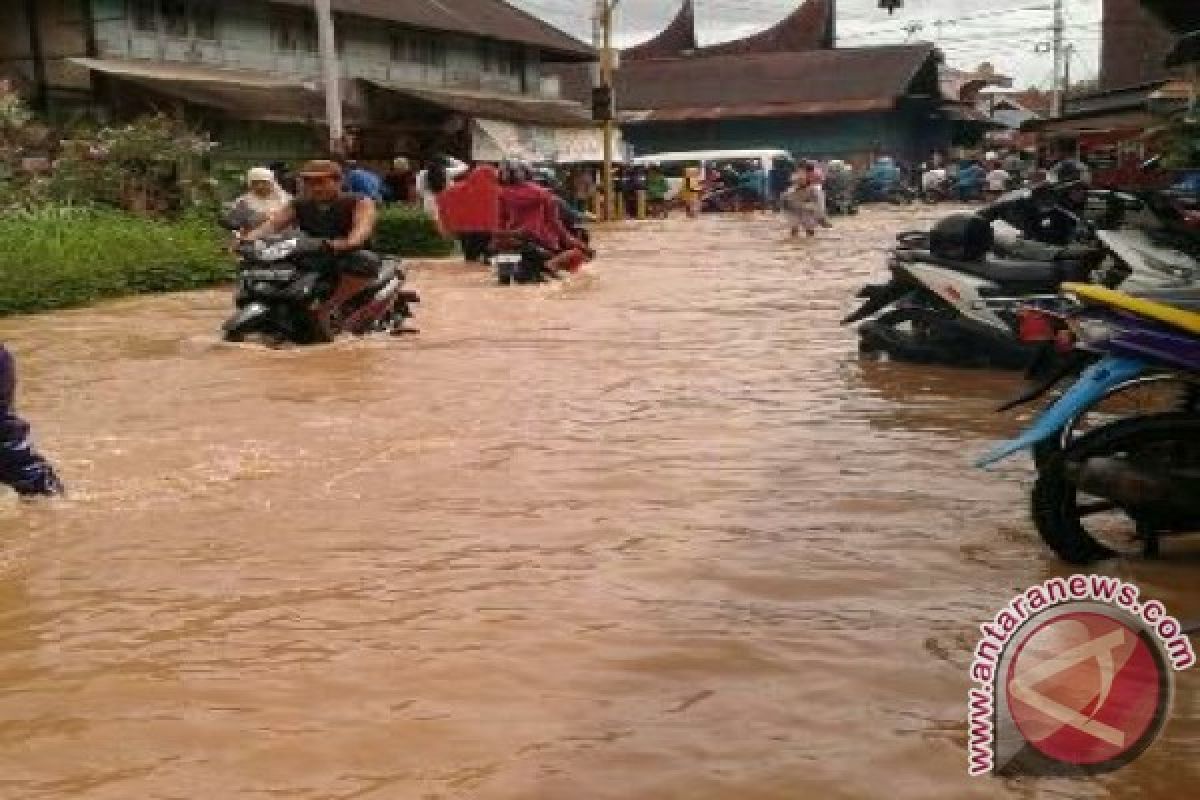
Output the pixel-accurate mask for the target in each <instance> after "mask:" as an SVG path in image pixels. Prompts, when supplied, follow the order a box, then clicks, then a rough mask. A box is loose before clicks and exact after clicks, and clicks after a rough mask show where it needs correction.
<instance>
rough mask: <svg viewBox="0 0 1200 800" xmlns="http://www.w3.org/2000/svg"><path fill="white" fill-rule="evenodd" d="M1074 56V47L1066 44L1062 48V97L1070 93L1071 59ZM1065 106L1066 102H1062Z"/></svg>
mask: <svg viewBox="0 0 1200 800" xmlns="http://www.w3.org/2000/svg"><path fill="white" fill-rule="evenodd" d="M1074 56H1075V45H1074V44H1068V45H1067V46H1066V47H1064V48H1063V96H1064V97H1065V96H1066V95H1068V94H1070V93H1071V59H1072V58H1073V57H1074ZM1063 104H1064V105H1065V104H1066V101H1065V100H1064V101H1063Z"/></svg>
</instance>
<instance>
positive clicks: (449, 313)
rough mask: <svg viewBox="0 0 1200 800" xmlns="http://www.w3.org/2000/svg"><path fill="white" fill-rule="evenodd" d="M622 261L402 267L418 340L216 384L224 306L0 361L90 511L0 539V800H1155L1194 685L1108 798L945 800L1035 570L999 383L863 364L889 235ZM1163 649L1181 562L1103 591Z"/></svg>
mask: <svg viewBox="0 0 1200 800" xmlns="http://www.w3.org/2000/svg"><path fill="white" fill-rule="evenodd" d="M936 213H937V211H936V210H934V211H933V212H932V213H931V212H930V211H929V210H927V209H901V210H885V211H876V210H872V211H868V212H865V213H864V214H862V215H861V216H859V217H857V218H855V219H853V220H850V221H843V222H839V223H838V225H837V227H836V229H835V230H833V231H823V232H822V233H821V234H820V235H819V237H818V238H817V240H815V241H798V242H789V241H786V240H785V237H784V231H783V229H782V226H781V223H780V222H779V221H778V220H777V219H774V218H771V217H769V216H766V215H757V216H748V217H741V216H728V217H720V218H717V217H710V218H705V219H702V220H699V221H689V220H684V219H674V220H671V221H669V222H667V223H657V222H654V223H649V222H648V223H636V224H635V223H629V224H626V225H625V226H624V227H620V228H615V229H612V230H609V231H603V232H600V233H599V234H598V236H597V240H598V246H599V249H600V250H601V252H602V254H603V255H602V259H601V261H600V262H599V263H598V264H597V265H596V266H595V268H594V270H593V272H592V274H591V275H590V276H586V277H582V278H579V279H577V280H575V281H574V282H572V283H571V284H570V285H566V286H548V287H532V288H525V287H521V288H512V289H507V290H506V289H500V288H498V287H495V286H493V285H492V283H491V281H490V279H489V277H488V276H487V275H486V274H485V273H483V272H482V271H481V270H479V269H477V268H469V267H466V266H462V265H457V264H452V265H444V264H443V265H427V266H423V267H419V268H417V269H416V270H414V274H413V281H412V282H413V284H414V285H415V286H417V287H418V288H420V289H421V291H422V292H423V294H424V296H425V298H426V302H425V304H424V305H423V306H422V307H421V308H420V311H419V317H418V320H419V323H420V325H421V327H422V328H423V333H422V335H421V336H420V337H418V338H414V339H403V340H392V339H386V338H384V339H379V340H371V341H344V342H339V343H338V344H336V345H333V346H330V347H326V348H316V349H309V350H303V351H301V350H292V351H279V352H271V351H266V350H263V349H260V348H256V347H253V346H237V347H233V346H225V345H222V344H220V343H218V342H217V339H216V336H215V333H214V332H215V331H216V329H217V327H218V326H219V324H220V322H221V321H222V319H223V317H224V315H225V313H226V311H227V307H228V303H229V298H228V296H227V295H226V294H225V293H222V292H208V293H196V294H187V295H177V296H169V297H159V298H142V299H133V300H128V301H122V302H118V303H114V304H108V305H105V306H102V307H100V308H96V309H87V310H81V311H74V312H67V313H61V314H52V315H46V316H39V317H34V318H23V319H10V320H5V321H3V322H0V337H2V338H3V339H4V340H5V341H6V342H8V344H9V346H10V347H11V348H12V349H13V350H14V352H15V353H16V354H17V355H18V357H19V359H20V361H21V364H22V368H23V375H22V378H23V381H24V384H23V387H22V391H21V403H22V407H23V409H24V410H25V411H26V412H27V413H28V415H29V416H30V417H31V418H32V420H33V421H34V423H35V426H36V431H37V434H38V438H39V441H40V443H41V444H42V446H43V448H44V449H45V450H47V451H49V452H50V453H52V454H53V455H54V457H55V459H56V461H57V462H58V464H59V465H60V467H61V470H62V472H63V474H64V477H65V479H66V480H67V481H68V482H69V484H70V485H71V487H72V489H73V491H74V493H73V496H72V499H71V500H70V501H69V502H68V503H67V504H65V505H63V506H61V507H47V506H40V505H32V506H19V507H17V506H14V505H13V504H12V503H7V504H2V505H3V508H0V536H2V537H3V542H4V545H3V549H2V551H0V552H2V554H3V556H2V559H0V798H3V799H4V800H17V799H20V800H34V799H35V798H36V799H37V800H65V799H67V798H70V799H71V800H75V799H76V798H80V799H86V800H132V799H133V798H138V800H152V799H153V800H167V799H168V798H178V799H180V800H198V799H199V798H213V799H214V800H215V799H216V798H221V799H222V800H232V798H263V800H351V798H354V799H355V800H393V799H396V798H399V799H401V800H406V799H407V798H419V799H421V800H432V799H433V798H447V799H448V798H473V799H474V798H479V799H481V800H533V799H534V798H545V800H609V799H611V800H672V799H674V798H678V800H785V799H786V800H792V799H793V798H805V797H812V798H828V799H830V800H833V799H836V798H875V797H885V798H888V800H909V799H910V798H911V800H934V799H937V798H945V799H946V800H960V799H961V798H997V797H1001V798H1139V800H1141V799H1142V798H1176V797H1188V796H1192V795H1194V794H1195V792H1196V787H1197V785H1200V781H1198V779H1200V768H1198V767H1197V764H1198V763H1200V702H1198V697H1200V695H1198V689H1200V679H1198V678H1197V677H1196V676H1195V675H1194V674H1187V675H1184V676H1182V678H1181V681H1180V683H1179V686H1178V695H1177V697H1176V700H1175V712H1174V717H1173V719H1172V721H1171V722H1170V724H1169V725H1168V727H1167V729H1166V732H1165V735H1164V737H1163V738H1162V739H1161V740H1160V741H1159V742H1158V743H1157V744H1156V745H1155V746H1154V747H1153V748H1152V749H1151V750H1150V751H1149V752H1148V753H1147V754H1146V755H1145V756H1144V757H1143V758H1141V759H1140V760H1139V761H1137V762H1136V763H1134V764H1133V765H1131V766H1130V767H1128V768H1127V769H1125V770H1123V771H1121V772H1120V773H1117V774H1114V775H1111V776H1108V777H1105V778H1101V779H1095V780H1088V781H1078V782H1067V781H1038V782H1034V781H1011V782H1004V781H997V780H992V779H987V780H972V779H968V778H967V776H966V739H967V735H966V725H965V716H966V697H967V689H968V686H969V679H968V667H969V660H970V654H971V651H972V650H973V648H974V646H975V644H976V641H977V639H978V636H979V632H978V625H979V623H981V622H983V621H984V620H986V619H990V618H991V617H992V615H993V614H994V613H995V612H996V611H997V610H998V609H1000V608H1001V607H1002V606H1003V605H1004V604H1005V603H1006V602H1007V601H1008V600H1009V598H1010V597H1011V596H1012V594H1013V593H1014V592H1015V591H1017V590H1019V589H1022V588H1024V587H1026V586H1029V585H1032V584H1034V583H1037V582H1040V581H1042V580H1045V579H1046V578H1049V577H1052V576H1055V575H1067V574H1070V572H1069V571H1068V570H1067V569H1066V568H1064V567H1062V566H1061V565H1059V564H1058V563H1057V562H1055V561H1054V560H1053V559H1051V558H1050V557H1049V556H1048V555H1047V554H1046V552H1045V551H1044V550H1043V549H1042V548H1041V546H1040V544H1039V543H1038V542H1037V541H1036V537H1035V534H1034V533H1033V530H1032V527H1031V525H1030V523H1029V522H1028V518H1027V513H1026V487H1027V483H1028V480H1029V477H1030V468H1029V466H1028V464H1027V463H1026V462H1023V461H1018V462H1015V463H1013V464H1012V465H1009V466H1006V467H1005V468H1004V469H1003V470H1002V471H1000V472H999V473H995V474H985V473H980V472H977V471H974V470H972V469H971V468H970V466H969V462H970V459H971V457H972V456H973V455H976V454H978V453H980V452H982V451H983V450H985V449H986V447H987V446H988V444H989V443H990V442H991V441H992V440H994V439H996V438H999V437H1001V436H1003V435H1006V434H1008V433H1011V432H1012V431H1013V430H1015V429H1016V428H1017V427H1018V426H1019V424H1020V422H1021V420H1020V419H1019V418H1017V417H1016V416H1012V415H1010V416H1000V415H996V414H993V413H992V412H991V408H992V407H993V406H994V405H995V404H996V402H997V400H998V399H1000V398H1003V397H1005V396H1006V395H1007V394H1009V393H1011V392H1012V391H1013V389H1014V388H1015V387H1016V385H1017V378H1016V377H1014V376H1011V375H1003V374H994V373H986V372H956V371H950V370H936V369H929V368H914V367H908V366H902V365H894V364H881V363H860V361H859V359H858V357H857V354H856V352H855V340H854V336H853V334H852V332H848V331H846V330H843V329H841V328H839V327H838V324H837V323H838V319H839V318H840V317H841V316H842V314H843V313H844V312H845V311H846V309H847V308H848V307H849V305H850V302H851V300H850V295H851V294H852V292H853V291H854V290H855V289H857V287H858V286H859V285H861V283H862V282H863V281H864V279H865V278H867V277H868V276H870V275H872V274H873V273H875V272H877V271H878V270H879V269H881V267H882V253H883V251H884V249H885V248H886V247H887V246H888V244H889V242H890V241H891V237H892V236H893V234H894V233H895V232H897V231H898V230H902V229H905V228H908V227H920V226H922V225H924V224H925V223H926V222H927V221H928V220H929V219H931V218H932V216H933V215H936ZM1108 569H1110V570H1116V573H1115V574H1119V575H1121V576H1122V577H1124V578H1126V579H1129V580H1133V581H1136V582H1138V583H1139V584H1140V585H1141V586H1142V589H1143V592H1144V593H1145V594H1147V595H1150V596H1154V597H1157V598H1158V599H1160V600H1162V601H1163V602H1164V603H1165V604H1166V605H1167V607H1168V608H1169V609H1170V610H1172V611H1173V612H1175V613H1177V614H1179V615H1180V616H1184V617H1189V616H1197V615H1200V592H1198V591H1197V590H1196V586H1197V582H1196V575H1197V573H1196V563H1195V562H1194V560H1193V561H1192V562H1191V563H1182V564H1181V563H1178V562H1163V563H1154V564H1145V563H1126V564H1118V565H1110V566H1109V567H1108Z"/></svg>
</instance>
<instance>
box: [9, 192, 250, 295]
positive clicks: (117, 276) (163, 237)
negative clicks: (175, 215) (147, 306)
mask: <svg viewBox="0 0 1200 800" xmlns="http://www.w3.org/2000/svg"><path fill="white" fill-rule="evenodd" d="M224 244H225V239H224V237H223V235H222V232H221V231H219V230H218V229H217V228H216V226H215V225H214V224H213V223H212V220H211V219H210V218H208V217H207V216H203V217H202V216H187V217H184V218H181V219H177V220H159V219H149V218H146V217H139V216H133V215H130V214H126V213H122V212H119V211H106V210H92V209H74V208H47V209H43V210H38V211H30V212H21V213H14V214H9V215H6V216H4V217H3V218H0V314H17V313H28V312H33V311H47V310H50V309H56V308H70V307H72V306H80V305H86V304H88V303H92V302H95V301H97V300H101V299H104V298H108V297H119V296H122V295H129V294H139V293H150V292H173V291H182V290H185V289H195V288H200V287H205V286H212V285H214V284H218V283H221V282H224V281H228V280H229V279H230V278H231V277H232V275H233V271H234V260H233V258H232V257H231V256H230V255H229V253H228V252H226V250H225V248H224Z"/></svg>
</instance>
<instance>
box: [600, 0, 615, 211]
mask: <svg viewBox="0 0 1200 800" xmlns="http://www.w3.org/2000/svg"><path fill="white" fill-rule="evenodd" d="M600 2H601V3H602V8H601V9H600V11H601V14H600V29H601V32H602V34H603V41H602V47H601V51H600V85H601V86H607V87H609V88H610V89H611V88H612V87H613V84H614V81H613V73H614V71H615V70H614V64H613V61H614V60H615V59H614V55H613V44H612V34H613V10H614V9H615V8H616V6H617V3H618V2H620V0H600ZM613 105H614V106H615V105H616V100H615V95H614V100H613ZM607 116H609V117H610V118H609V119H606V120H604V204H605V206H607V208H606V209H605V217H606V218H607V219H610V220H614V219H616V218H617V197H616V191H615V188H616V187H615V181H614V180H613V129H614V128H615V125H614V124H613V120H612V119H611V116H612V115H607Z"/></svg>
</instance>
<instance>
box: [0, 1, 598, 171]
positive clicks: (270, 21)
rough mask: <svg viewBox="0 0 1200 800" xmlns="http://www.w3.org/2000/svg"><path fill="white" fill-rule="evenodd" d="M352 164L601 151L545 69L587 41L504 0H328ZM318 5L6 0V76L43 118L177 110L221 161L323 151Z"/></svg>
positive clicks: (1, 25)
mask: <svg viewBox="0 0 1200 800" xmlns="http://www.w3.org/2000/svg"><path fill="white" fill-rule="evenodd" d="M333 8H334V11H335V19H336V27H337V32H338V50H339V54H340V61H341V70H342V75H343V84H344V85H343V87H342V88H343V94H344V97H345V98H346V108H345V113H346V119H347V122H348V124H349V125H350V126H351V130H352V131H354V133H355V138H356V141H357V145H358V155H360V156H361V157H365V158H381V159H382V158H390V157H392V156H393V155H398V154H405V155H411V156H423V155H429V154H431V153H433V152H442V151H446V152H452V153H454V154H455V155H458V156H460V157H468V158H471V157H475V158H495V157H499V156H501V155H522V156H525V157H537V158H542V159H545V160H554V159H556V158H573V157H585V156H587V157H598V154H599V152H600V149H601V139H600V137H599V134H598V133H597V131H596V129H595V126H594V124H593V123H592V120H591V115H590V109H588V108H586V107H585V106H583V105H581V104H579V103H576V102H572V101H565V100H562V99H561V98H560V97H558V96H557V93H556V83H555V82H554V81H552V80H548V79H547V76H546V66H547V65H548V64H554V63H578V64H587V63H588V62H591V61H594V60H595V54H594V51H593V50H592V48H591V47H590V46H588V45H586V44H584V43H582V42H580V41H578V40H576V39H574V38H572V37H571V36H568V35H567V34H565V33H563V32H561V31H559V30H557V29H556V28H553V27H552V26H550V25H548V24H546V23H545V22H543V21H541V20H539V19H537V18H535V17H533V16H530V15H528V14H526V13H524V12H522V11H520V10H518V9H516V8H514V7H513V6H510V5H509V4H508V3H506V2H503V0H406V1H405V2H391V1H390V0H333ZM320 74H321V70H320V59H319V57H318V53H317V32H316V17H315V13H314V10H313V3H312V0H55V1H54V2H39V1H38V0H6V2H4V3H0V77H8V78H10V79H15V80H16V82H17V84H18V85H19V86H20V87H22V89H23V90H24V92H25V93H26V94H27V95H28V97H29V98H30V99H31V100H32V101H33V102H34V104H35V105H36V106H37V107H38V108H39V109H41V110H43V111H46V112H47V113H49V114H50V115H51V117H52V118H59V119H63V118H69V117H71V116H72V115H76V114H92V115H96V116H99V117H100V118H102V119H105V118H107V119H121V118H127V117H129V116H132V115H134V114H137V113H143V112H147V111H165V112H168V113H171V114H178V115H183V116H186V117H187V118H189V119H191V120H193V121H194V122H195V123H196V124H198V125H201V126H203V127H204V128H206V129H207V130H209V131H210V132H211V133H212V134H213V136H214V138H215V139H217V140H218V141H219V142H221V144H222V147H223V154H224V155H225V156H227V157H234V158H243V159H247V160H259V161H261V160H264V159H271V158H300V157H306V156H310V155H314V154H317V153H320V152H322V151H323V150H324V148H325V142H326V141H327V134H326V130H325V127H324V117H325V114H324V101H323V91H322V86H321V84H320Z"/></svg>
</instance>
